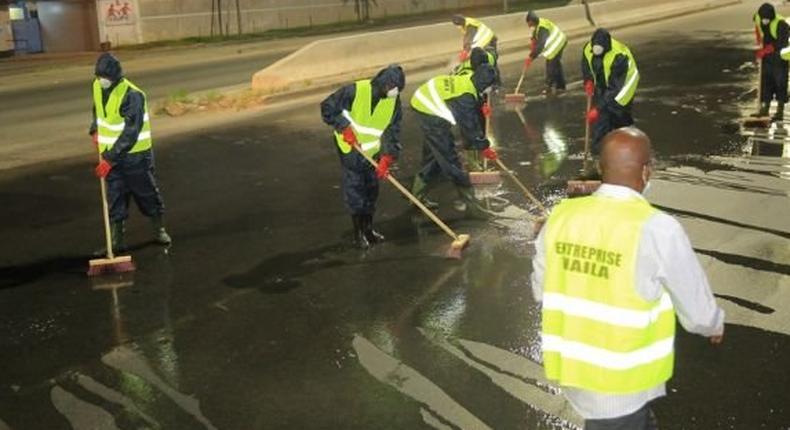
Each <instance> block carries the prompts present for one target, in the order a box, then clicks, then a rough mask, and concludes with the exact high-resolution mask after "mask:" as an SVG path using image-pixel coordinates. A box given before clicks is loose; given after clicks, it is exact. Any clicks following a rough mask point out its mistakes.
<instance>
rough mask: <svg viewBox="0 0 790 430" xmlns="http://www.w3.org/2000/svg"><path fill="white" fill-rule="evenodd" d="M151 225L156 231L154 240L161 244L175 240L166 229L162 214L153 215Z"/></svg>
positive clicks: (168, 243)
mask: <svg viewBox="0 0 790 430" xmlns="http://www.w3.org/2000/svg"><path fill="white" fill-rule="evenodd" d="M151 227H152V228H153V231H154V241H155V242H156V243H158V244H160V245H170V244H171V243H173V240H172V239H171V238H170V235H169V234H167V231H166V230H165V223H164V221H163V220H162V216H161V215H156V216H152V217H151Z"/></svg>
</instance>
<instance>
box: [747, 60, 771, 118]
mask: <svg viewBox="0 0 790 430" xmlns="http://www.w3.org/2000/svg"><path fill="white" fill-rule="evenodd" d="M762 97H763V60H762V59H761V58H758V59H757V112H760V110H761V109H762ZM769 125H771V117H766V116H763V117H759V116H758V117H755V118H746V119H744V120H743V126H744V127H747V128H767V127H768V126H769Z"/></svg>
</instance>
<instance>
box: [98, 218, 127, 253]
mask: <svg viewBox="0 0 790 430" xmlns="http://www.w3.org/2000/svg"><path fill="white" fill-rule="evenodd" d="M125 232H126V228H125V226H124V222H123V221H117V222H114V223H111V224H110V244H111V245H112V252H113V254H116V255H117V254H119V253H121V252H124V251H126V243H125V242H124V234H125ZM93 255H95V256H97V257H99V256H104V255H107V247H104V246H103V247H101V248H100V249H97V250H96V251H94V252H93Z"/></svg>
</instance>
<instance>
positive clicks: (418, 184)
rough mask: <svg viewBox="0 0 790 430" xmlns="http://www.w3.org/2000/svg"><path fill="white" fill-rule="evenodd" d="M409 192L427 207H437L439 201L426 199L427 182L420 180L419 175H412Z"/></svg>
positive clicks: (433, 208) (432, 208) (431, 208)
mask: <svg viewBox="0 0 790 430" xmlns="http://www.w3.org/2000/svg"><path fill="white" fill-rule="evenodd" d="M411 193H412V194H413V195H414V197H417V200H419V201H420V203H422V204H423V205H425V207H427V208H428V209H430V210H436V209H438V208H439V203H436V202H434V201H431V200H428V197H426V194H428V184H426V183H425V181H423V180H422V178H421V177H420V175H415V176H414V185H412V187H411Z"/></svg>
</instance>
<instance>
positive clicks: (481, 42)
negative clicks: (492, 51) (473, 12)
mask: <svg viewBox="0 0 790 430" xmlns="http://www.w3.org/2000/svg"><path fill="white" fill-rule="evenodd" d="M469 26H471V27H475V28H476V29H477V32H476V33H475V37H474V39H472V45H471V46H470V47H469V49H470V50H471V49H474V48H485V47H486V46H488V44H489V43H491V40H493V39H494V31H493V30H491V29H490V28H489V27H488V26H487V25H485V24H483V23H482V22H481V21H478V20H476V19H474V18H466V22H465V23H464V27H469Z"/></svg>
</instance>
